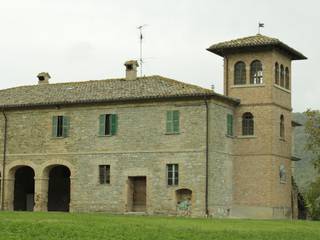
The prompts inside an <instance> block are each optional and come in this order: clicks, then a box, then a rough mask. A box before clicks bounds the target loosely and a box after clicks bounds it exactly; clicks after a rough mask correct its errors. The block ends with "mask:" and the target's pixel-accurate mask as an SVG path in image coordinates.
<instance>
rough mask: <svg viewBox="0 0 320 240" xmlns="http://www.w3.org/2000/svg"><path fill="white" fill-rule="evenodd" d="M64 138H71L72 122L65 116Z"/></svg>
mask: <svg viewBox="0 0 320 240" xmlns="http://www.w3.org/2000/svg"><path fill="white" fill-rule="evenodd" d="M62 120H63V136H64V137H68V136H69V128H70V120H69V117H66V116H63V119H62Z"/></svg>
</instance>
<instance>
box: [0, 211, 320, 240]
mask: <svg viewBox="0 0 320 240" xmlns="http://www.w3.org/2000/svg"><path fill="white" fill-rule="evenodd" d="M0 239H1V240H2V239H5V240H11V239H19V240H24V239H30V240H31V239H32V240H37V239H44V240H51V239H55V240H61V239H68V240H69V239H88V240H89V239H90V240H94V239H112V240H117V239H124V240H128V239H146V240H157V239H161V240H162V239H164V240H172V239H181V240H187V239H197V240H199V239H206V240H209V239H219V240H224V239H228V240H229V239H232V240H234V239H246V240H249V239H254V240H259V239H268V240H282V239H290V240H294V239H299V240H303V239H312V240H316V239H320V222H311V221H271V220H270V221H266V220H264V221H262V220H232V219H224V220H218V219H192V218H174V217H153V216H123V215H107V214H102V213H101V214H75V213H41V212H39V213H29V212H0Z"/></svg>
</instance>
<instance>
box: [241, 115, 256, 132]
mask: <svg viewBox="0 0 320 240" xmlns="http://www.w3.org/2000/svg"><path fill="white" fill-rule="evenodd" d="M242 135H244V136H250V135H254V120H253V115H252V113H250V112H246V113H244V114H243V115H242Z"/></svg>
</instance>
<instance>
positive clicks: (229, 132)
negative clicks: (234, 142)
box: [227, 114, 233, 136]
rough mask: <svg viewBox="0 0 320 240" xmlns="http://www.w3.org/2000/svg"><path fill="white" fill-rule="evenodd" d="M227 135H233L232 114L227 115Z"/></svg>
mask: <svg viewBox="0 0 320 240" xmlns="http://www.w3.org/2000/svg"><path fill="white" fill-rule="evenodd" d="M227 135H228V136H233V115H232V114H228V115H227Z"/></svg>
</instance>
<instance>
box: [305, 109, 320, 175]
mask: <svg viewBox="0 0 320 240" xmlns="http://www.w3.org/2000/svg"><path fill="white" fill-rule="evenodd" d="M305 115H306V116H307V122H306V124H305V132H306V134H307V144H306V148H307V150H309V151H311V152H312V153H313V155H314V157H315V158H314V160H313V164H314V167H315V168H316V169H317V170H318V172H319V173H320V111H319V110H310V109H309V110H307V111H306V112H305Z"/></svg>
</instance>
